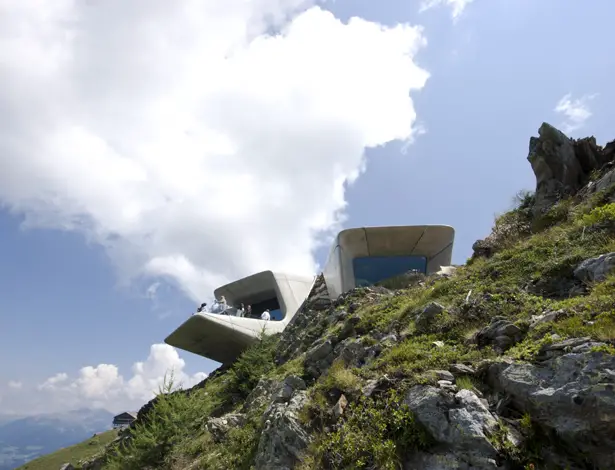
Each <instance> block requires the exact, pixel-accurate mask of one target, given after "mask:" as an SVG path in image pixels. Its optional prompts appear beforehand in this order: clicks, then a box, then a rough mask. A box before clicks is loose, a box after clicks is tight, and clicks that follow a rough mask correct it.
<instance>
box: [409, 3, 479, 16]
mask: <svg viewBox="0 0 615 470" xmlns="http://www.w3.org/2000/svg"><path fill="white" fill-rule="evenodd" d="M473 1H474V0H423V1H422V2H421V6H420V7H419V12H421V13H422V12H424V11H427V10H431V9H432V8H435V7H441V6H447V7H450V9H451V15H452V17H453V21H457V20H458V19H459V17H460V16H461V14H462V13H463V11H464V10H465V9H466V7H467V6H468V5H469V4H470V3H472V2H473Z"/></svg>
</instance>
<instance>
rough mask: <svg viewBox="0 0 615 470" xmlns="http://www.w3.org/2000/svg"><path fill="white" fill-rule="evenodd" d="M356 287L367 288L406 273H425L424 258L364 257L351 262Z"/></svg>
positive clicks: (425, 263) (425, 264) (425, 262)
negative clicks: (415, 271)
mask: <svg viewBox="0 0 615 470" xmlns="http://www.w3.org/2000/svg"><path fill="white" fill-rule="evenodd" d="M352 267H353V269H354V279H355V282H356V285H357V287H361V286H369V285H372V284H376V283H377V282H380V281H384V280H385V279H389V278H392V277H395V276H399V275H400V274H404V273H406V272H408V271H414V270H417V271H420V272H422V273H424V272H425V271H427V259H426V258H425V257H424V256H366V257H363V258H355V259H354V260H353V261H352Z"/></svg>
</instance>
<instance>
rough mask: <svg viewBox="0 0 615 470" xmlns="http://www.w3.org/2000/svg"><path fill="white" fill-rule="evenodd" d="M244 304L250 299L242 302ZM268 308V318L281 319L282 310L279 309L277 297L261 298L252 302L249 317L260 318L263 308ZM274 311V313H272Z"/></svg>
mask: <svg viewBox="0 0 615 470" xmlns="http://www.w3.org/2000/svg"><path fill="white" fill-rule="evenodd" d="M243 303H244V304H245V305H248V304H249V303H250V301H249V300H248V301H247V302H246V301H244V302H243ZM267 308H268V309H269V318H270V319H271V320H281V319H282V311H281V310H280V303H279V302H278V299H277V297H274V298H273V299H267V300H263V301H262V302H257V303H253V304H252V317H249V318H257V319H259V320H260V318H261V313H263V312H264V311H265V309H267ZM274 312H275V313H274Z"/></svg>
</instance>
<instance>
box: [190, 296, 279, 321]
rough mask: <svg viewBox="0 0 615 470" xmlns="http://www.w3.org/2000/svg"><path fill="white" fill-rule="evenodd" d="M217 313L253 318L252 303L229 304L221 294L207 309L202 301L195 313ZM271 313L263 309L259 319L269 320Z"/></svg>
mask: <svg viewBox="0 0 615 470" xmlns="http://www.w3.org/2000/svg"><path fill="white" fill-rule="evenodd" d="M203 312H205V313H217V314H220V315H231V316H234V317H248V318H253V315H252V305H248V306H247V307H246V306H244V304H243V303H242V304H240V306H239V307H235V308H234V307H232V306H229V305H228V304H227V302H226V298H225V297H224V296H223V295H222V296H220V299H215V300H214V303H213V305H212V306H211V307H210V308H209V309H207V303H206V302H203V303H202V304H201V305H200V306H199V308H197V309H196V313H203ZM270 319H271V315H270V312H269V309H268V308H267V309H265V311H264V312H263V313H261V320H267V321H268V320H270Z"/></svg>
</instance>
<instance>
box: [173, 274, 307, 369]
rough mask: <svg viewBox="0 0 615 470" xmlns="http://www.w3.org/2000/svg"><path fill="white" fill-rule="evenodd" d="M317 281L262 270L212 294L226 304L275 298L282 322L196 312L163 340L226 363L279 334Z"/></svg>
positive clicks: (249, 302)
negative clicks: (266, 337)
mask: <svg viewBox="0 0 615 470" xmlns="http://www.w3.org/2000/svg"><path fill="white" fill-rule="evenodd" d="M315 280H316V278H315V277H303V276H293V275H288V274H282V273H274V272H271V271H263V272H260V273H257V274H253V275H252V276H248V277H246V278H243V279H239V280H237V281H235V282H231V283H230V284H226V285H224V286H221V287H218V288H217V289H216V290H215V291H214V295H215V296H216V298H220V296H222V295H223V296H224V297H225V298H226V301H227V303H228V305H236V304H239V303H241V302H243V303H244V304H246V305H247V304H252V303H257V302H260V301H263V300H268V299H271V298H273V297H276V298H277V300H278V302H279V304H280V310H281V312H282V320H281V321H271V320H270V321H265V320H260V319H253V318H242V317H234V316H228V315H219V314H214V313H196V314H194V315H192V316H191V317H190V318H188V319H187V320H186V321H185V322H184V323H182V324H181V325H180V326H179V328H177V329H176V330H175V331H174V332H173V333H171V334H170V335H169V336H168V337H167V338H166V339H165V340H164V341H165V343H167V344H170V345H171V346H174V347H176V348H179V349H183V350H185V351H189V352H191V353H194V354H198V355H199V356H203V357H207V358H209V359H212V360H214V361H217V362H221V363H223V364H227V363H229V362H232V361H234V360H235V359H236V358H237V356H239V354H241V352H242V351H244V350H245V349H246V348H247V347H248V346H249V345H250V344H252V343H253V342H254V341H255V340H257V339H258V337H259V336H260V335H261V334H262V333H264V334H275V333H280V332H282V331H283V330H284V328H286V325H288V323H289V322H290V321H291V320H292V318H293V317H294V316H295V315H296V314H297V312H298V311H299V310H300V309H301V307H302V306H303V303H304V302H305V301H306V300H307V297H308V295H309V293H310V291H311V290H312V287H313V285H314V282H315Z"/></svg>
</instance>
